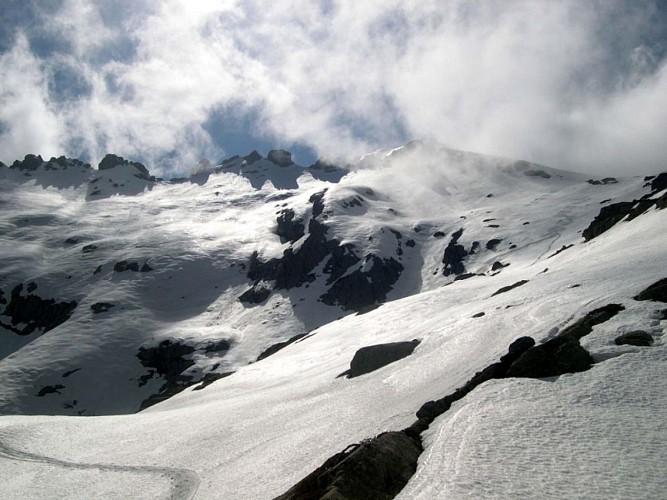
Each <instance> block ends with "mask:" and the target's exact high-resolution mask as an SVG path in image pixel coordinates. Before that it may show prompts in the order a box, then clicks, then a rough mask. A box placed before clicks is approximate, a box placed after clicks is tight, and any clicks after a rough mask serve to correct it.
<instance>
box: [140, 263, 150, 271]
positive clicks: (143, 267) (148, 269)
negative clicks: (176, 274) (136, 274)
mask: <svg viewBox="0 0 667 500" xmlns="http://www.w3.org/2000/svg"><path fill="white" fill-rule="evenodd" d="M152 270H153V268H152V267H151V266H149V265H148V262H144V265H143V266H141V272H142V273H149V272H151V271H152Z"/></svg>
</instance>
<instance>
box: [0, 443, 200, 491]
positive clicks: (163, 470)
mask: <svg viewBox="0 0 667 500" xmlns="http://www.w3.org/2000/svg"><path fill="white" fill-rule="evenodd" d="M0 458H3V459H6V460H12V461H18V462H34V463H41V464H46V465H50V466H56V467H64V468H66V469H70V470H73V469H74V470H77V469H78V470H91V469H92V470H98V471H101V472H126V473H131V474H149V475H157V476H158V477H166V478H168V479H169V481H170V483H171V488H170V489H171V494H170V495H169V496H168V497H166V498H167V500H191V499H193V498H194V497H195V495H196V493H197V488H198V486H199V476H198V475H197V473H196V472H195V471H193V470H189V469H175V468H169V467H151V466H143V465H142V466H140V465H114V464H95V463H79V462H68V461H66V460H59V459H57V458H52V457H46V456H43V455H37V454H34V453H27V452H24V451H19V450H16V449H14V448H11V447H9V446H7V445H6V444H4V443H2V442H0ZM120 496H122V493H121V495H120Z"/></svg>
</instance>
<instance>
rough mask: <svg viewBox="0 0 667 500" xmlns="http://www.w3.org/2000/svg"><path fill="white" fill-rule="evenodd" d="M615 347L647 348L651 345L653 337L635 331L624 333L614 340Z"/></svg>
mask: <svg viewBox="0 0 667 500" xmlns="http://www.w3.org/2000/svg"><path fill="white" fill-rule="evenodd" d="M614 342H615V343H616V345H635V346H641V347H648V346H650V345H651V344H652V343H653V336H652V335H651V334H650V333H648V332H645V331H644V330H635V331H632V332H628V333H624V334H623V335H619V336H618V337H616V339H614Z"/></svg>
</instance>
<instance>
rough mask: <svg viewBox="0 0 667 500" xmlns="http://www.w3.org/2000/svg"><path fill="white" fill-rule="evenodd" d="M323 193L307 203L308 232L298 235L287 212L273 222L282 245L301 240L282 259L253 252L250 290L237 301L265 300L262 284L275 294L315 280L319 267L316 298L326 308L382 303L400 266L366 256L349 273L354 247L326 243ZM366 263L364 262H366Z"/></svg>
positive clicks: (291, 214)
mask: <svg viewBox="0 0 667 500" xmlns="http://www.w3.org/2000/svg"><path fill="white" fill-rule="evenodd" d="M325 194H326V190H324V191H321V192H319V193H316V194H314V195H312V196H311V197H310V202H311V203H312V208H311V218H310V220H309V223H308V232H307V236H305V235H306V233H303V234H302V231H303V223H302V222H301V219H296V220H295V215H294V212H293V211H292V210H289V209H285V210H282V211H281V213H280V215H279V216H278V219H277V229H276V233H277V234H278V235H280V236H281V238H282V239H284V240H285V241H290V242H292V243H294V242H296V241H297V240H300V239H302V238H304V236H305V239H304V240H303V242H302V243H301V244H300V245H299V247H298V248H296V249H294V248H293V247H292V246H290V247H289V248H287V249H286V250H285V251H284V252H283V255H282V257H280V258H273V259H270V260H268V261H266V262H262V261H261V260H260V259H259V255H258V253H257V252H255V253H254V254H253V255H252V257H251V259H250V264H249V266H248V278H250V279H251V280H253V281H255V284H254V285H253V287H252V288H251V289H250V290H248V291H246V292H245V293H244V294H243V295H242V297H243V298H242V299H241V300H242V301H244V302H248V303H256V302H254V301H256V300H259V299H261V300H259V301H260V302H262V301H263V300H266V298H267V297H268V295H267V294H266V291H265V290H266V289H267V287H266V285H265V284H263V283H266V282H270V281H272V282H274V285H273V288H274V289H277V290H290V289H292V288H296V287H300V286H302V285H304V284H307V283H312V282H313V281H315V279H316V275H315V269H316V267H318V266H319V265H320V264H322V263H324V265H323V268H322V272H323V273H324V274H325V275H328V278H327V282H326V283H327V285H330V288H329V290H328V291H327V292H326V293H324V294H323V295H322V296H321V297H320V300H321V301H322V302H323V303H325V304H327V305H332V306H333V305H339V306H341V307H343V308H344V309H346V310H352V311H359V310H361V309H362V308H364V307H366V306H369V305H372V304H377V303H380V302H383V301H384V300H385V299H386V294H387V292H389V291H390V290H391V288H392V286H393V285H394V284H395V283H396V281H397V280H398V278H399V276H400V273H401V271H403V265H402V264H401V263H400V262H398V261H397V260H395V259H394V258H381V257H378V256H377V255H372V254H367V255H366V256H365V258H364V261H363V262H364V266H363V267H364V269H363V270H362V268H358V269H354V270H353V271H351V272H350V269H351V268H352V267H353V266H356V265H357V264H359V263H361V262H362V259H361V258H360V257H358V256H357V252H356V248H355V247H354V245H351V244H342V243H341V241H340V240H339V239H337V238H331V239H328V238H327V235H328V232H329V228H328V226H327V225H326V222H325V220H326V216H325V215H324V207H325V206H324V195H325ZM368 263H370V264H368Z"/></svg>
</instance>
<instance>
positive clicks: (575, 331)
mask: <svg viewBox="0 0 667 500" xmlns="http://www.w3.org/2000/svg"><path fill="white" fill-rule="evenodd" d="M624 309H625V308H624V307H623V306H622V305H620V304H607V305H606V306H603V307H599V308H597V309H594V310H593V311H591V312H589V313H588V314H586V315H585V316H584V317H583V318H581V319H580V320H578V321H577V322H575V323H574V324H572V325H570V326H568V327H567V328H565V329H564V330H563V331H562V332H560V333H559V334H558V337H565V338H569V339H574V340H577V341H578V340H580V339H581V338H583V337H585V336H586V335H588V334H589V333H591V332H592V331H593V327H594V326H595V325H599V324H601V323H604V322H605V321H609V320H610V319H611V318H613V317H614V316H616V315H617V314H618V313H619V312H621V311H623V310H624Z"/></svg>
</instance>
